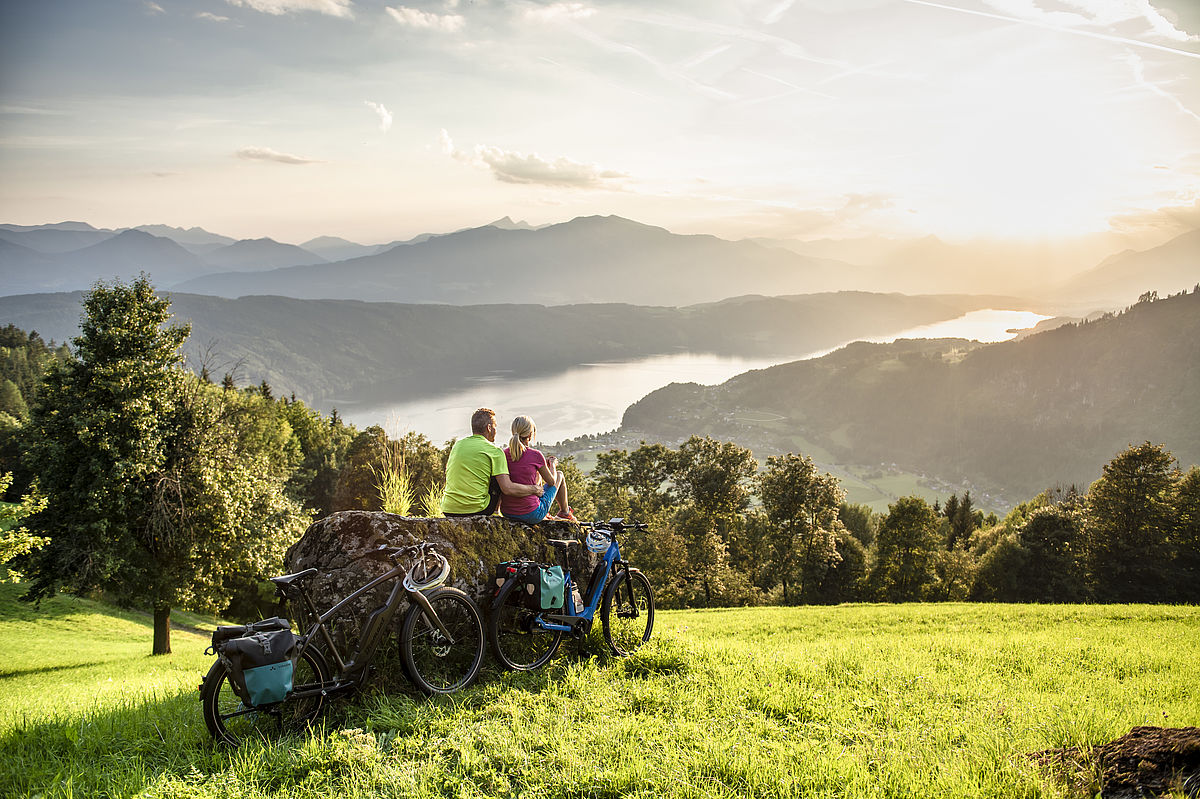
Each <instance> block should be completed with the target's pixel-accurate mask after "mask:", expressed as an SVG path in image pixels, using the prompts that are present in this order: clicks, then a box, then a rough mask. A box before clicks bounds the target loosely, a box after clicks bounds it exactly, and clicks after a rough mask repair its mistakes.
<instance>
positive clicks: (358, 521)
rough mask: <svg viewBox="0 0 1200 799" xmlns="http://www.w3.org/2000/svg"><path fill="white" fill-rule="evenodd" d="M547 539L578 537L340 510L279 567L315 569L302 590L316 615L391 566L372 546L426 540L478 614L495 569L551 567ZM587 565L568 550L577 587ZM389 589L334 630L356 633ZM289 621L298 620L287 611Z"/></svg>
mask: <svg viewBox="0 0 1200 799" xmlns="http://www.w3.org/2000/svg"><path fill="white" fill-rule="evenodd" d="M548 538H579V526H578V525H575V524H572V523H570V522H542V523H541V524H538V525H536V526H529V525H525V524H518V523H515V522H510V521H507V520H505V519H503V518H502V517H499V516H492V517H487V518H483V517H476V518H469V519H425V518H414V517H410V516H396V515H394V514H391V513H382V512H371V511H342V512H339V513H334V514H332V515H330V516H327V517H325V518H324V519H320V520H318V521H316V522H313V524H312V525H310V526H309V528H308V530H306V531H305V533H304V535H303V536H302V537H301V538H300V540H299V541H297V542H296V543H295V544H294V545H292V547H291V548H290V549H289V550H288V551H287V555H286V556H285V559H284V566H285V568H286V569H287V570H288V571H289V572H298V571H301V570H303V569H308V568H315V569H317V574H316V576H315V577H313V579H312V580H310V581H309V582H308V591H309V594H310V595H311V596H312V597H313V600H314V601H315V602H316V604H317V607H318V608H319V609H320V610H322V611H324V610H326V609H328V608H329V607H332V606H333V605H334V604H335V603H336V602H337V601H339V600H341V599H343V598H345V597H346V596H348V595H350V594H351V593H353V592H354V591H355V590H357V589H358V588H360V587H362V586H363V585H366V584H367V583H368V582H370V581H371V580H373V579H374V578H376V577H378V576H379V575H381V574H384V573H385V572H386V571H387V570H388V569H389V568H390V567H391V561H389V560H388V559H387V558H386V557H383V556H380V554H379V552H378V550H379V548H380V547H401V546H407V545H409V544H416V543H420V542H422V541H432V542H435V543H437V544H438V549H439V551H440V552H441V553H442V554H443V555H445V556H446V559H447V560H449V561H450V580H449V582H448V585H452V586H454V587H456V588H460V589H462V590H463V591H466V592H467V593H468V594H470V595H471V596H472V597H473V598H474V599H475V601H476V602H477V603H479V609H480V610H481V611H482V612H483V613H484V614H486V613H487V612H488V608H489V606H490V604H491V599H492V586H493V582H492V581H493V577H494V574H495V569H496V564H498V563H502V562H503V561H506V560H512V559H514V558H518V557H523V558H528V559H530V560H537V561H540V562H542V563H557V562H558V561H557V552H556V551H555V550H554V549H553V548H551V547H550V546H548V545H547V544H546V543H545V542H546V539H548ZM581 543H582V542H581ZM595 563H596V560H595V558H594V556H592V555H591V553H589V552H588V551H587V550H586V549H585V548H584V547H583V546H582V545H581V546H573V547H571V553H570V565H571V570H572V573H573V574H574V576H575V578H576V579H577V580H579V581H580V582H582V583H583V584H584V587H586V586H587V581H588V578H589V577H590V576H591V573H592V569H593V567H594V565H595ZM390 590H391V583H388V584H387V585H385V586H381V587H380V588H377V589H375V590H374V591H372V592H368V593H367V594H365V595H364V596H363V597H361V598H359V599H358V600H357V601H356V602H355V603H353V604H352V605H351V606H350V607H349V609H348V612H346V613H344V614H341V616H340V617H339V621H338V622H337V628H338V630H339V631H342V632H343V633H346V634H350V635H353V634H354V633H357V630H358V621H359V620H360V619H362V618H363V617H364V616H365V615H366V613H368V612H370V611H371V610H372V609H374V608H376V607H378V606H379V605H381V604H383V602H384V600H386V599H387V596H388V592H389V591H390ZM400 612H403V608H401V611H400ZM292 618H293V620H294V621H298V620H299V616H297V615H296V614H295V613H294V612H293V614H292Z"/></svg>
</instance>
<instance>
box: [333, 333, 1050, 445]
mask: <svg viewBox="0 0 1200 799" xmlns="http://www.w3.org/2000/svg"><path fill="white" fill-rule="evenodd" d="M1046 318H1048V317H1045V316H1041V315H1039V314H1035V313H1031V312H1029V311H996V310H986V311H973V312H971V313H968V314H966V315H964V316H961V317H959V318H957V319H951V320H949V321H946V322H939V323H936V324H931V325H922V326H920V327H915V328H912V329H910V330H905V331H902V332H900V333H897V334H896V335H893V336H887V337H879V338H873V339H867V340H869V341H876V342H886V341H894V340H896V339H898V338H948V337H953V338H968V339H975V340H977V341H988V342H994V341H1004V340H1007V339H1009V338H1012V337H1013V333H1012V332H1009V331H1010V330H1015V329H1020V328H1028V327H1033V326H1034V325H1036V324H1037V323H1038V322H1039V321H1041V320H1042V319H1046ZM834 349H836V348H834ZM829 351H832V350H827V351H823V352H816V353H813V352H810V353H803V354H799V355H795V356H791V357H785V356H781V357H776V358H731V357H724V356H720V355H707V354H695V353H681V354H677V355H656V356H653V357H650V358H641V359H638V360H635V361H620V362H615V363H588V364H581V365H580V366H576V367H573V368H571V369H568V370H567V371H565V372H560V373H558V374H556V375H551V376H543V377H534V378H524V379H523V378H520V377H517V376H515V375H513V374H512V373H511V372H507V371H502V370H497V371H495V372H492V373H490V374H487V375H481V376H479V377H477V378H473V379H472V381H471V382H472V385H471V386H470V387H468V388H465V389H460V390H457V391H453V392H450V393H448V394H442V395H439V396H436V397H426V398H424V399H415V400H406V401H403V402H397V403H393V404H388V405H375V406H372V407H364V408H356V409H346V408H343V409H341V412H342V416H343V417H344V418H345V419H346V420H347V421H349V422H351V423H353V424H355V425H357V426H358V427H359V428H360V429H361V428H364V427H367V426H369V425H373V424H381V425H383V426H384V428H385V429H387V431H388V432H389V433H390V434H391V435H393V436H395V435H397V434H400V433H403V432H405V431H408V430H415V431H417V432H419V433H424V434H425V435H426V436H429V438H431V439H432V440H433V441H434V442H436V443H439V444H440V443H441V442H443V441H446V440H447V439H449V438H452V437H455V436H458V437H461V436H464V435H468V434H469V433H470V419H471V413H472V412H473V411H474V410H475V409H476V408H480V407H488V408H492V409H494V410H495V411H496V414H497V416H498V417H499V418H498V422H499V425H500V435H498V436H497V439H498V443H499V440H500V439H507V438H508V436H507V432H508V425H509V423H510V421H511V420H512V418H513V417H514V416H517V415H519V414H525V415H527V416H531V417H533V420H534V421H535V422H536V423H537V425H538V438H539V440H541V441H542V442H553V441H559V440H561V439H565V438H574V437H576V436H580V435H583V434H584V433H600V432H605V431H608V430H612V429H614V428H616V427H618V426H619V425H620V423H621V415H622V414H623V413H624V412H625V409H626V408H628V407H629V406H630V405H632V404H633V403H634V402H637V401H638V400H639V399H641V398H642V397H644V396H646V395H647V394H649V393H650V392H651V391H654V390H655V389H657V388H661V387H662V386H665V385H667V384H668V383H689V382H690V383H703V384H705V385H714V384H717V383H723V382H725V381H726V380H728V379H729V378H731V377H733V376H734V375H738V374H741V373H742V372H747V371H749V370H751V369H763V368H765V367H768V366H773V365H775V364H778V363H787V362H789V361H795V360H800V359H803V358H811V357H815V356H818V355H823V354H825V352H829Z"/></svg>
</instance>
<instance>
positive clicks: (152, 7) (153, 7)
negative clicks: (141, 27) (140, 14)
mask: <svg viewBox="0 0 1200 799" xmlns="http://www.w3.org/2000/svg"><path fill="white" fill-rule="evenodd" d="M142 7H143V8H145V9H146V10H147V11H149V12H150V13H151V14H165V13H167V12H166V11H164V10H163V7H162V6H160V5H159V4H158V3H152V2H150V0H146V2H144V3H142Z"/></svg>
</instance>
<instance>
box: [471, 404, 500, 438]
mask: <svg viewBox="0 0 1200 799" xmlns="http://www.w3.org/2000/svg"><path fill="white" fill-rule="evenodd" d="M495 419H496V412H495V411H493V410H492V409H491V408H480V409H479V410H477V411H475V413H473V414H471V432H472V433H473V434H477V435H483V433H484V431H486V430H487V426H488V424H490V423H491V422H493V421H495Z"/></svg>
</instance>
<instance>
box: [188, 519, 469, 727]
mask: <svg viewBox="0 0 1200 799" xmlns="http://www.w3.org/2000/svg"><path fill="white" fill-rule="evenodd" d="M373 554H376V555H378V556H383V557H387V558H389V559H390V560H391V561H392V564H393V565H392V568H391V569H389V570H388V571H387V572H386V573H385V574H383V575H381V576H379V577H377V578H375V579H374V580H372V581H370V582H369V583H367V584H366V585H364V586H363V587H361V588H359V589H358V590H356V591H355V592H354V593H352V594H350V595H349V596H347V597H346V598H345V599H343V600H341V601H340V602H338V603H337V604H336V605H334V606H333V607H332V608H330V609H329V610H327V611H325V612H324V613H319V612H318V611H317V608H316V605H314V604H313V601H312V598H311V597H310V596H309V594H308V592H307V591H306V590H305V583H306V582H307V581H308V580H309V579H311V578H312V577H313V575H315V574H317V570H316V569H305V570H304V571H302V572H297V573H295V574H286V575H283V576H282V577H272V578H271V582H272V583H274V584H275V588H276V591H277V592H278V594H279V595H280V596H281V597H282V598H284V599H286V600H293V601H298V602H299V604H300V605H301V606H302V609H303V611H304V613H305V615H306V616H307V618H308V620H309V622H310V626H309V627H308V629H307V631H306V632H305V633H304V634H303V635H298V636H295V637H294V642H295V643H294V647H292V648H289V655H290V657H289V658H287V659H285V660H284V664H286V663H288V662H290V669H289V674H288V676H290V678H291V681H290V684H289V686H288V687H289V688H290V690H287V691H286V695H283V696H281V697H279V698H278V699H277V701H266V702H262V701H259V702H257V703H255V702H254V699H253V698H252V697H251V694H250V693H249V692H248V690H247V688H246V685H245V682H246V680H245V679H244V678H243V672H242V670H241V669H240V667H239V666H240V664H239V663H235V662H233V660H232V658H231V657H229V656H226V654H225V653H224V652H223V651H222V648H223V647H222V646H219V645H218V641H219V640H220V641H221V643H222V644H225V645H227V644H228V643H231V642H237V641H239V640H242V641H244V640H247V638H248V636H252V635H256V634H257V635H259V636H260V637H264V636H266V635H271V634H279V632H280V630H281V628H283V629H286V630H289V631H288V632H287V633H286V635H287V641H288V642H289V643H290V642H291V641H292V640H293V639H292V637H291V634H290V625H288V622H287V621H286V620H284V619H269V620H266V621H265V622H259V623H257V624H251V625H246V626H245V627H219V628H217V629H218V632H217V633H216V634H214V636H213V645H214V649H216V650H217V652H218V659H217V662H216V663H214V664H213V666H212V668H211V669H209V672H208V674H207V675H206V676H205V677H204V682H203V683H202V684H201V686H200V698H201V701H202V703H203V708H204V723H205V725H206V726H207V727H208V731H209V733H210V734H211V735H212V736H213V738H214V739H216V740H217V741H220V742H222V743H225V744H230V745H232V746H237V745H238V744H239V743H240V742H241V741H243V740H246V739H248V738H252V737H267V736H269V735H276V734H278V733H280V732H282V731H284V730H288V729H292V728H297V727H301V726H303V725H305V724H307V723H309V722H310V721H312V720H313V719H314V718H316V716H317V714H319V713H320V712H321V709H322V707H323V705H324V703H325V700H326V698H328V697H332V696H336V695H338V694H344V693H348V692H350V691H354V690H356V689H358V688H360V687H361V686H362V685H363V684H364V683H365V682H366V681H367V678H368V677H369V675H370V671H371V670H370V666H371V663H372V661H373V660H374V658H375V655H376V654H377V652H378V651H379V647H380V645H381V644H382V642H383V640H384V638H385V637H386V636H387V634H388V630H389V629H390V628H391V623H392V619H393V618H394V616H395V613H396V610H397V609H398V608H399V606H400V603H401V599H402V598H404V597H405V596H407V598H408V600H409V603H410V606H409V609H408V611H407V612H406V613H405V614H404V617H403V622H402V623H401V625H400V631H399V634H398V636H397V643H398V647H399V652H400V658H401V661H402V662H403V664H404V669H405V672H406V673H407V675H408V676H409V678H410V679H411V680H412V681H413V683H415V684H416V686H417V687H418V688H420V689H421V690H422V691H423V692H425V693H427V694H448V693H452V692H454V691H458V690H460V689H462V688H465V687H467V686H468V685H470V684H471V682H472V681H474V679H475V677H476V676H477V675H478V674H479V669H480V666H481V665H482V664H483V650H484V642H483V621H482V618H481V617H480V613H479V608H478V606H476V604H475V602H474V601H473V600H472V599H471V598H470V597H469V596H467V595H466V594H465V593H463V592H462V591H460V590H458V589H457V588H451V587H448V586H446V585H445V582H446V579H447V577H448V576H449V574H450V564H449V563H448V562H447V560H446V558H445V557H444V556H442V554H441V553H439V552H438V551H437V550H436V545H435V544H432V543H423V544H417V545H413V546H408V547H401V548H398V549H390V548H380V550H378V551H377V552H376V553H373ZM402 561H405V562H408V564H409V565H408V566H407V567H406V566H404V565H401V564H402ZM401 578H403V579H401ZM387 582H394V583H395V584H394V585H393V586H392V590H391V593H390V594H389V596H388V598H387V601H386V602H385V603H384V604H383V605H381V606H380V607H378V608H376V609H375V610H374V611H372V612H371V613H370V615H369V616H368V617H367V619H366V622H365V623H364V624H363V625H362V633H361V635H360V636H359V639H358V645H357V647H356V649H355V651H354V652H353V654H351V655H350V657H349V658H347V657H345V656H344V655H343V654H342V652H341V651H340V650H339V649H338V646H337V644H336V643H335V642H334V637H333V635H331V634H330V630H329V622H330V621H331V620H332V619H333V618H334V617H335V616H337V615H338V614H339V613H341V612H342V611H343V610H345V609H346V607H347V606H348V605H349V604H350V603H351V602H353V601H354V600H355V599H357V598H359V597H360V596H362V595H363V594H365V593H367V592H368V591H371V590H372V589H374V588H376V587H378V586H381V585H383V584H385V583H387ZM264 631H265V632H264ZM235 649H236V647H235ZM281 665H282V664H281ZM249 674H250V672H249V671H246V672H245V675H247V676H248V675H249ZM269 698H276V697H269Z"/></svg>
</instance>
